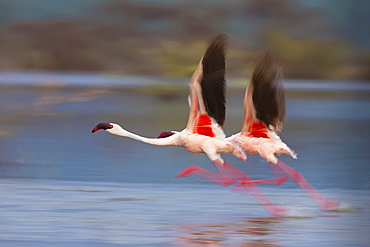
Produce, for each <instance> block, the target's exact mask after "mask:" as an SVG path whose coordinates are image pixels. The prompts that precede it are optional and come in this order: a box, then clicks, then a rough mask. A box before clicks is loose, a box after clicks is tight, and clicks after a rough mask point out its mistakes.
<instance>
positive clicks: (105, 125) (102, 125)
mask: <svg viewBox="0 0 370 247" xmlns="http://www.w3.org/2000/svg"><path fill="white" fill-rule="evenodd" d="M112 128H113V124H111V123H105V122H101V123H98V124H97V125H96V126H95V128H93V130H92V131H91V133H94V132H96V131H98V130H100V129H102V130H109V129H112Z"/></svg>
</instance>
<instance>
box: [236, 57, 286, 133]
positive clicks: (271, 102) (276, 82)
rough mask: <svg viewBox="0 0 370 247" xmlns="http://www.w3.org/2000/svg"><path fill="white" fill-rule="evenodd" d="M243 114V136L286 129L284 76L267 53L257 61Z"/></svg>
mask: <svg viewBox="0 0 370 247" xmlns="http://www.w3.org/2000/svg"><path fill="white" fill-rule="evenodd" d="M244 114H245V118H244V123H243V128H242V133H244V134H246V133H248V132H259V131H258V129H260V128H263V129H266V127H269V128H270V127H272V128H273V130H275V131H280V130H281V129H282V128H283V123H284V121H285V93H284V87H283V72H282V69H281V67H280V66H279V65H278V64H277V63H276V61H275V59H274V57H273V56H272V54H271V53H270V52H268V51H263V52H261V53H260V54H259V56H258V58H257V64H256V68H255V69H254V71H253V75H252V80H251V82H250V84H249V85H248V88H247V90H246V93H245V98H244ZM256 137H257V136H256ZM258 137H262V136H258Z"/></svg>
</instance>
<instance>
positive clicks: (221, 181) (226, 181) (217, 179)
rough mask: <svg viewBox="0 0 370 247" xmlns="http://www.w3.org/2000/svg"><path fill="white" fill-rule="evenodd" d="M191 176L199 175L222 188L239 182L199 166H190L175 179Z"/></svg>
mask: <svg viewBox="0 0 370 247" xmlns="http://www.w3.org/2000/svg"><path fill="white" fill-rule="evenodd" d="M190 175H197V176H199V177H201V178H204V179H206V180H209V181H211V182H213V183H216V184H218V185H221V186H226V187H227V186H229V185H231V184H233V183H235V182H236V181H237V179H236V178H235V177H229V176H225V175H221V174H218V173H216V172H212V171H208V170H206V169H203V168H201V167H199V166H190V167H188V168H186V169H184V170H183V171H181V172H179V173H178V174H177V175H176V176H175V177H177V178H179V177H186V176H190Z"/></svg>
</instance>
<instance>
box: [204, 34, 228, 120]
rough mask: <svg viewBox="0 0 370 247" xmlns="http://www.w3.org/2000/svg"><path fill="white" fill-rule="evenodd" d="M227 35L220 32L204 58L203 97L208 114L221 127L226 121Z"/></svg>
mask: <svg viewBox="0 0 370 247" xmlns="http://www.w3.org/2000/svg"><path fill="white" fill-rule="evenodd" d="M226 41H227V35H225V34H219V35H218V36H217V37H216V38H215V39H214V40H213V42H212V43H211V44H210V46H209V47H208V49H207V51H206V53H205V54H204V57H203V59H202V67H203V77H202V80H201V83H200V85H201V90H202V98H203V103H204V106H205V109H206V111H207V113H208V115H209V116H210V117H212V118H214V119H215V120H216V122H217V123H218V125H220V126H221V127H223V126H224V123H225V115H226V106H225V90H226V81H225V49H226Z"/></svg>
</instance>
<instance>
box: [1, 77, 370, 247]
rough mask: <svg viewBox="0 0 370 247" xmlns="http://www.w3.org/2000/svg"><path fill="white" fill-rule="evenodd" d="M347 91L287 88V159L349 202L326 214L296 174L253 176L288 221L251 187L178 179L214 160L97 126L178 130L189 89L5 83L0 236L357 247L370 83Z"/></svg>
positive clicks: (234, 125)
mask: <svg viewBox="0 0 370 247" xmlns="http://www.w3.org/2000/svg"><path fill="white" fill-rule="evenodd" d="M310 85H311V86H312V84H310ZM325 85H326V86H328V84H325ZM362 86H363V85H362ZM153 88H155V87H153ZM288 88H289V87H288ZM348 88H350V87H343V85H342V86H341V89H340V93H335V92H334V93H333V92H330V93H329V92H327V91H325V90H327V89H325V90H323V89H320V90H321V91H320V92H315V91H304V93H302V91H294V90H293V91H292V89H291V88H290V89H289V90H288V92H287V95H288V100H287V123H286V126H285V128H284V130H283V132H282V134H281V136H282V138H283V140H284V141H285V142H286V143H287V144H288V145H289V146H290V147H292V148H293V149H294V150H295V151H296V152H297V153H298V160H293V159H291V158H289V157H281V159H282V161H283V162H285V163H287V164H288V165H291V166H292V167H294V168H295V169H297V170H299V171H300V172H301V173H302V174H303V175H304V176H305V178H306V179H307V180H308V181H309V182H311V183H312V184H313V185H314V186H315V187H316V188H318V189H319V190H320V192H321V193H323V195H325V196H326V197H328V198H329V199H336V200H340V201H342V202H344V203H345V204H346V205H348V207H349V208H351V209H353V210H350V211H351V212H346V213H344V212H322V211H321V210H320V209H319V208H318V207H317V205H316V204H314V203H313V202H312V200H311V199H310V198H309V197H307V196H306V195H305V194H304V193H303V192H302V191H301V190H299V189H298V188H297V186H296V184H294V183H293V182H292V181H289V182H287V183H285V184H283V185H281V186H279V187H273V186H268V185H261V186H260V187H261V189H262V190H263V191H264V192H265V193H266V194H267V195H268V196H269V198H270V199H271V200H272V201H273V202H274V203H276V204H277V205H283V206H284V207H288V208H289V209H290V210H291V215H290V216H297V217H291V218H289V217H288V218H282V217H269V216H268V215H267V213H266V212H265V211H264V209H263V208H262V207H261V206H259V205H258V203H257V202H256V201H255V200H254V199H253V197H251V196H249V195H244V194H239V193H236V192H232V191H230V189H229V188H222V187H219V186H217V185H214V184H210V183H208V182H207V181H204V180H202V179H201V178H198V177H195V176H191V177H186V178H181V179H176V178H174V175H175V174H177V173H178V172H179V171H181V170H183V169H184V168H186V167H188V166H190V165H199V166H201V167H204V168H206V169H209V170H214V169H215V168H214V167H213V166H212V164H211V163H210V162H209V161H208V159H207V158H206V157H205V156H204V155H202V154H190V153H188V152H187V151H186V150H183V149H180V148H177V147H155V146H150V145H147V144H143V143H139V142H136V141H134V140H129V139H124V138H120V137H117V136H113V135H108V134H107V133H104V132H98V133H96V134H94V135H92V134H91V128H92V127H94V126H95V125H96V123H97V122H101V121H110V122H117V123H120V124H121V125H122V126H124V127H125V128H127V129H128V130H131V131H133V132H136V133H138V134H141V135H144V136H149V137H154V136H157V135H158V134H159V133H160V132H161V131H164V130H181V129H183V128H184V127H185V125H186V121H187V114H188V105H187V90H182V89H181V90H178V91H174V92H172V93H171V92H170V91H168V90H163V91H162V90H152V91H151V90H149V89H148V88H140V87H139V88H132V87H131V88H109V87H106V88H98V89H97V88H93V87H91V88H86V87H60V86H37V87H10V86H0V125H1V128H0V183H1V184H0V185H1V186H0V190H1V191H0V194H1V201H0V218H1V220H2V224H1V225H0V242H1V243H2V246H17V245H18V246H19V245H22V244H23V245H24V246H48V245H53V246H58V245H60V246H62V244H63V246H66V245H68V246H117V245H119V244H126V245H128V246H176V245H179V246H364V245H366V244H364V243H367V242H368V241H370V239H369V237H367V236H368V235H367V232H368V230H369V223H368V222H369V215H370V214H369V205H370V202H369V198H370V197H369V190H370V183H369V181H370V172H369V168H368V161H369V159H370V154H369V152H368V146H369V144H370V143H369V142H370V141H369V140H370V138H369V134H370V133H369V132H370V130H369V128H368V126H369V124H370V112H369V111H368V109H369V108H370V99H369V95H368V92H369V91H366V90H365V91H364V90H362V91H358V90H353V91H352V90H349V89H348ZM365 88H366V87H365ZM144 89H145V90H144ZM310 90H312V87H310ZM243 94H244V90H239V89H237V90H233V89H230V90H229V92H228V98H227V99H228V108H227V121H226V128H225V132H226V133H227V135H230V134H233V133H235V132H238V131H239V129H240V127H241V123H242V120H243V113H242V112H243V106H242V102H243ZM224 158H225V159H226V160H227V161H228V162H229V163H231V164H232V165H234V166H236V167H237V168H238V169H241V170H243V171H245V172H247V173H248V174H250V175H251V177H252V179H264V178H270V177H271V176H272V173H271V171H270V169H269V168H268V165H267V164H266V163H265V162H264V161H263V160H261V159H260V158H259V157H257V156H249V157H248V161H247V163H243V162H241V161H239V160H237V159H236V158H235V157H233V156H232V155H224Z"/></svg>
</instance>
